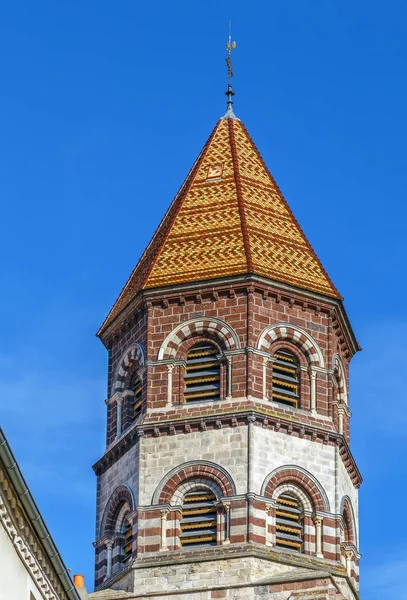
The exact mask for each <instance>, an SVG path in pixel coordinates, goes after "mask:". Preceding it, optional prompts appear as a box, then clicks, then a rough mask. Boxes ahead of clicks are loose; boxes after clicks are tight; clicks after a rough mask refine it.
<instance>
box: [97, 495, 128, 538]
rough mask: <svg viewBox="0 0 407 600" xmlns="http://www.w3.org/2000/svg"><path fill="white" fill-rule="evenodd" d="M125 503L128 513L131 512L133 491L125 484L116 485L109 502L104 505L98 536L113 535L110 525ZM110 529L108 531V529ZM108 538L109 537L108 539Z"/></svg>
mask: <svg viewBox="0 0 407 600" xmlns="http://www.w3.org/2000/svg"><path fill="white" fill-rule="evenodd" d="M124 503H127V504H128V507H129V511H130V512H133V511H134V509H135V507H136V502H135V497H134V492H133V490H132V489H131V488H130V487H129V486H128V485H127V484H121V485H118V486H117V487H116V488H115V489H114V490H113V492H112V494H111V495H110V498H109V500H108V501H107V503H106V507H105V510H104V512H103V516H102V519H101V523H100V536H101V537H103V536H105V535H108V534H110V536H111V535H113V534H114V531H112V528H111V525H112V523H113V520H114V518H115V516H116V514H117V510H118V508H119V506H120V505H121V504H124ZM109 527H110V529H109ZM110 536H109V537H110Z"/></svg>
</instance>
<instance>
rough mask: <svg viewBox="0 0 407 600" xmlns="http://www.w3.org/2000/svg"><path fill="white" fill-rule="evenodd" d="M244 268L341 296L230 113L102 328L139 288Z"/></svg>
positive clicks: (234, 272)
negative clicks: (230, 116)
mask: <svg viewBox="0 0 407 600" xmlns="http://www.w3.org/2000/svg"><path fill="white" fill-rule="evenodd" d="M246 273H255V274H258V275H262V276H264V277H267V278H269V279H274V280H277V281H280V282H284V283H289V284H292V285H295V286H298V287H300V288H304V289H306V290H310V291H313V292H318V293H320V294H324V295H327V296H330V297H333V298H340V297H341V296H340V295H339V293H338V291H337V290H336V288H335V286H334V285H333V283H332V282H331V280H330V279H329V277H328V275H327V273H326V272H325V270H324V268H323V267H322V265H321V263H320V261H319V259H318V257H317V255H316V254H315V252H314V251H313V249H312V248H311V246H310V244H309V242H308V241H307V239H306V237H305V235H304V233H303V231H302V230H301V228H300V226H299V224H298V223H297V221H296V219H295V217H294V215H293V214H292V212H291V210H290V208H289V206H288V204H287V202H286V200H285V199H284V197H283V195H282V193H281V192H280V190H279V188H278V186H277V184H276V183H275V181H274V179H273V177H272V176H271V174H270V173H269V171H268V169H267V167H266V165H265V164H264V162H263V159H262V158H261V156H260V154H259V152H258V150H257V148H256V147H255V145H254V143H253V141H252V139H251V137H250V136H249V134H248V132H247V130H246V128H245V127H244V125H243V124H242V123H241V121H239V120H238V119H235V118H224V119H221V120H220V121H219V122H218V123H217V125H216V127H215V129H214V130H213V132H212V134H211V136H210V138H209V140H208V142H207V143H206V145H205V147H204V149H203V150H202V152H201V154H200V155H199V157H198V159H197V161H196V162H195V164H194V166H193V167H192V169H191V171H190V173H189V175H188V177H187V178H186V180H185V182H184V184H183V186H182V187H181V189H180V191H179V192H178V194H177V196H176V197H175V199H174V200H173V202H172V204H171V206H170V207H169V209H168V211H167V213H166V215H165V216H164V218H163V220H162V222H161V224H160V225H159V227H158V229H157V230H156V232H155V234H154V236H153V238H152V240H151V242H150V244H149V245H148V247H147V249H146V250H145V252H144V254H143V255H142V257H141V259H140V261H139V262H138V264H137V266H136V268H135V269H134V271H133V273H132V274H131V276H130V278H129V280H128V281H127V283H126V285H125V286H124V288H123V290H122V292H121V294H120V296H119V298H118V299H117V301H116V303H115V304H114V306H113V308H112V310H111V311H110V313H109V314H108V316H107V318H106V320H105V322H104V323H103V325H102V328H101V330H100V332H101V331H102V330H103V329H105V327H107V325H109V324H110V323H111V322H112V321H113V320H114V318H115V317H116V316H117V315H118V314H119V313H120V312H121V310H122V309H123V308H125V307H126V306H127V304H129V302H131V300H133V298H134V297H135V296H136V295H137V293H138V292H139V291H140V290H141V289H149V288H156V287H164V286H171V285H175V284H181V283H186V282H193V281H202V280H208V279H215V278H220V277H226V276H232V275H240V274H246ZM100 332H99V333H100Z"/></svg>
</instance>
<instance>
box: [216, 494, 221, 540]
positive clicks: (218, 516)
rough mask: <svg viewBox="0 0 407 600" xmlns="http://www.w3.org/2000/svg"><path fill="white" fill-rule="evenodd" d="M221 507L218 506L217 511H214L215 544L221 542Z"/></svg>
mask: <svg viewBox="0 0 407 600" xmlns="http://www.w3.org/2000/svg"><path fill="white" fill-rule="evenodd" d="M221 510H222V505H221V504H220V505H219V506H218V509H217V511H216V543H217V544H218V546H219V544H220V543H221V541H222V537H221V533H222V532H221V527H222V512H221Z"/></svg>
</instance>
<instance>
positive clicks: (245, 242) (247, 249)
mask: <svg viewBox="0 0 407 600" xmlns="http://www.w3.org/2000/svg"><path fill="white" fill-rule="evenodd" d="M233 122H234V119H228V131H229V142H230V150H231V153H232V162H233V174H234V178H235V185H236V197H237V205H238V208H239V215H240V224H241V228H242V235H243V245H244V250H245V254H246V264H247V269H248V272H249V273H252V272H253V259H252V253H251V250H250V243H249V235H248V232H247V222H246V214H245V211H244V198H243V194H242V184H241V181H240V172H239V158H238V155H237V150H236V140H235V132H234V130H233Z"/></svg>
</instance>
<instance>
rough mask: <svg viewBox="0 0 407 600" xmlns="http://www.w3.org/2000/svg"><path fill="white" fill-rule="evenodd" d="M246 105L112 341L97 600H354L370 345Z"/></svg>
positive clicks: (221, 137) (117, 310) (139, 281)
mask: <svg viewBox="0 0 407 600" xmlns="http://www.w3.org/2000/svg"><path fill="white" fill-rule="evenodd" d="M229 44H230V41H229ZM230 49H231V48H229V52H230ZM229 58H230V55H229ZM229 66H230V63H229ZM232 96H233V91H232V88H231V85H230V79H229V88H228V110H227V113H226V115H225V117H223V118H222V119H220V120H219V121H218V123H217V124H216V126H215V128H214V130H213V131H212V133H211V135H210V137H209V139H208V141H207V143H206V144H205V146H204V148H203V150H202V152H201V153H200V155H199V156H198V158H197V160H196V162H195V164H194V166H193V168H192V170H191V171H190V173H189V175H188V177H187V178H186V180H185V182H184V183H183V185H182V187H181V189H180V191H179V192H178V194H177V195H176V197H175V199H174V200H173V202H172V204H171V205H170V207H169V209H168V211H167V213H166V215H165V216H164V218H163V220H162V221H161V224H160V225H159V227H158V229H157V231H156V233H155V234H154V237H153V239H152V240H151V242H150V244H149V245H148V247H147V249H146V250H145V252H144V254H143V255H142V256H141V258H140V260H139V262H138V264H137V266H136V267H135V269H134V271H133V273H132V274H131V276H130V278H129V280H128V281H127V283H126V285H125V286H124V288H123V290H122V292H121V294H120V296H119V297H118V299H117V301H116V303H115V304H114V306H113V308H112V310H111V311H110V313H109V315H108V316H107V318H106V320H105V322H104V323H103V325H102V327H101V329H100V330H99V332H98V335H99V337H100V339H101V340H102V342H103V343H104V345H105V346H106V348H107V350H108V352H109V374H108V399H107V400H106V404H107V440H106V451H105V453H104V455H103V456H102V458H101V459H100V460H99V461H98V462H97V463H96V465H95V466H94V470H95V473H96V475H97V481H98V486H97V517H96V540H95V543H94V545H95V551H96V567H95V584H96V590H105V592H104V594H105V595H104V596H103V597H104V598H108V597H109V596H108V595H106V590H107V589H114V590H124V591H126V592H128V593H130V594H134V598H137V599H147V598H153V597H154V598H155V599H158V600H164V599H168V598H171V599H174V600H177V599H179V600H181V599H182V600H185V598H186V597H188V598H190V599H192V600H202V599H203V598H205V599H206V598H208V599H211V598H227V599H228V598H230V599H232V598H233V599H236V598H242V599H243V598H245V599H247V598H259V599H260V598H261V599H263V600H264V599H266V598H270V599H276V600H277V599H278V600H282V599H287V600H288V599H294V598H315V599H316V598H318V599H319V600H328V599H334V598H335V599H340V598H346V599H348V600H351V599H352V600H353V599H356V598H358V597H359V596H358V581H359V553H358V488H359V486H360V484H361V476H360V473H359V471H358V468H357V466H356V464H355V461H354V459H353V457H352V454H351V451H350V446H349V444H350V432H349V419H350V412H349V394H348V388H349V379H348V366H349V362H350V359H351V358H352V356H353V355H354V354H355V352H356V351H358V350H359V346H358V343H357V341H356V339H355V335H354V333H353V330H352V328H351V326H350V323H349V320H348V318H347V315H346V312H345V309H344V307H343V303H342V298H341V296H340V294H339V292H338V291H337V290H336V288H335V286H334V285H333V283H332V281H331V280H330V278H329V276H328V275H327V273H326V272H325V270H324V269H323V267H322V265H321V262H320V261H319V259H318V257H317V256H316V254H315V252H314V251H313V249H312V248H311V246H310V244H309V242H308V241H307V239H306V237H305V235H304V233H303V232H302V230H301V228H300V226H299V224H298V222H297V221H296V219H295V217H294V216H293V214H292V212H291V210H290V208H289V206H288V204H287V202H286V200H285V199H284V197H283V195H282V193H281V192H280V190H279V188H278V186H277V184H276V183H275V181H274V179H273V177H272V176H271V175H270V173H269V171H268V169H267V167H266V165H265V164H264V162H263V160H262V158H261V155H260V153H259V152H258V150H257V148H256V147H255V145H254V143H253V141H252V139H251V137H250V136H249V134H248V132H247V130H246V129H245V127H244V125H243V123H242V122H241V121H240V120H239V119H237V118H236V116H235V114H234V112H233V106H232ZM186 592H187V595H185V593H186ZM97 596H98V594H97V592H96V594H95V596H94V597H95V598H97ZM112 597H113V595H112ZM129 597H133V596H132V595H130V596H129Z"/></svg>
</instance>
